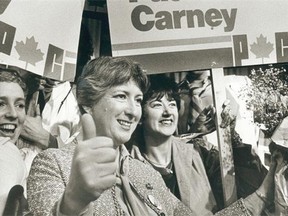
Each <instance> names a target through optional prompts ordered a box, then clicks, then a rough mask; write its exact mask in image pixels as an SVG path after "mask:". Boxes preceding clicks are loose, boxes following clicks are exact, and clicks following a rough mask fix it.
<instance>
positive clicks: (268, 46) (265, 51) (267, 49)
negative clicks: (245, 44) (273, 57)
mask: <svg viewBox="0 0 288 216" xmlns="http://www.w3.org/2000/svg"><path fill="white" fill-rule="evenodd" d="M250 46H251V49H250V51H251V52H252V53H254V54H255V55H256V58H262V63H263V64H264V58H269V54H270V53H271V52H272V51H273V49H274V48H273V44H272V43H270V42H267V37H264V36H263V35H262V34H261V35H260V37H257V43H255V42H254V43H253V44H252V45H250Z"/></svg>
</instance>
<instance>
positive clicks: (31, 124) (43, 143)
mask: <svg viewBox="0 0 288 216" xmlns="http://www.w3.org/2000/svg"><path fill="white" fill-rule="evenodd" d="M49 135H50V134H49V132H48V131H46V130H45V129H44V128H43V126H42V118H41V114H40V108H39V106H37V108H36V117H32V116H28V115H27V116H26V119H25V122H24V125H23V129H22V131H21V134H20V136H21V138H23V139H24V140H28V141H30V142H31V143H33V144H35V145H37V146H38V147H39V148H41V149H47V148H48V145H49Z"/></svg>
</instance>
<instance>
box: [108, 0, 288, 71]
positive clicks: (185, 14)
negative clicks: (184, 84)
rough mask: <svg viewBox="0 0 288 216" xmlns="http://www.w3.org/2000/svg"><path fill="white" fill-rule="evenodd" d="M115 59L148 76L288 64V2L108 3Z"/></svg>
mask: <svg viewBox="0 0 288 216" xmlns="http://www.w3.org/2000/svg"><path fill="white" fill-rule="evenodd" d="M107 2H108V15H109V23H110V34H111V43H112V54H113V56H129V57H131V58H134V59H135V60H138V61H139V62H140V63H143V64H144V66H145V67H148V72H151V73H155V72H173V71H185V70H196V69H209V68H219V67H231V66H244V65H257V64H270V63H277V62H279V63H280V62H288V25H287V24H286V22H285V20H287V19H288V13H287V7H288V1H285V0H281V1H280V0H249V1H248V0H221V1H220V0H213V1H211V0H202V1H199V0H117V1H116V0H107Z"/></svg>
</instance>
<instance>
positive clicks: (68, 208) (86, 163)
mask: <svg viewBox="0 0 288 216" xmlns="http://www.w3.org/2000/svg"><path fill="white" fill-rule="evenodd" d="M81 120H82V127H83V141H82V142H79V143H78V145H77V146H76V148H75V151H74V156H73V160H72V167H71V173H70V179H69V183H68V184H67V186H66V189H65V194H64V198H63V200H62V203H61V207H60V211H61V213H63V214H66V215H71V214H73V215H76V214H79V213H81V212H82V211H83V210H84V209H85V208H87V206H88V205H89V203H90V202H92V201H94V200H97V199H98V198H99V197H100V196H101V194H102V193H103V192H104V191H105V190H107V189H109V188H111V187H112V186H113V185H114V184H115V183H116V174H115V173H116V167H117V162H116V157H117V150H116V149H114V148H113V146H114V143H113V140H112V139H111V138H108V137H105V136H96V126H95V123H94V120H93V118H92V116H91V115H89V114H84V115H83V116H82V119H81Z"/></svg>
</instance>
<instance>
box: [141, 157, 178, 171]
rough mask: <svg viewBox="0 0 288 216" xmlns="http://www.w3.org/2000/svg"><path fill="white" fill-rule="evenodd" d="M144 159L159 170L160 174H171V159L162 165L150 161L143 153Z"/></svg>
mask: <svg viewBox="0 0 288 216" xmlns="http://www.w3.org/2000/svg"><path fill="white" fill-rule="evenodd" d="M144 157H145V159H146V160H147V161H148V163H150V164H151V165H152V167H153V168H154V169H155V170H157V171H158V172H160V174H161V175H164V176H166V175H172V174H173V161H172V159H171V160H170V161H169V163H168V164H167V165H163V164H160V163H157V162H154V161H151V160H150V159H149V158H148V157H147V155H145V154H144Z"/></svg>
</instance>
